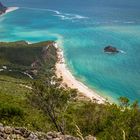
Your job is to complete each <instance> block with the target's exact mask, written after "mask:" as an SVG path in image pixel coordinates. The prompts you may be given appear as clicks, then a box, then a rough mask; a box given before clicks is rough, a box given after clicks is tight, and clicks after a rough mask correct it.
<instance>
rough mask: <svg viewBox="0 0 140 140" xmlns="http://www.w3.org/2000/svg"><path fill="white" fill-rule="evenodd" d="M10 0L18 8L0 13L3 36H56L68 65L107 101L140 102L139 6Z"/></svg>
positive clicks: (32, 39)
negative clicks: (112, 50) (108, 51)
mask: <svg viewBox="0 0 140 140" xmlns="http://www.w3.org/2000/svg"><path fill="white" fill-rule="evenodd" d="M60 1H61V0H60ZM89 2H91V0H89ZM7 3H8V2H7ZM77 3H78V0H77ZM8 4H9V5H12V6H13V5H17V6H20V9H18V10H16V11H14V12H11V13H8V14H7V15H5V16H1V17H0V40H1V41H15V40H27V41H30V42H37V41H44V40H57V41H58V42H59V43H60V47H62V48H63V50H64V55H65V59H66V62H67V66H68V67H69V69H70V71H71V72H72V73H73V75H74V76H75V77H76V78H77V79H78V80H80V81H81V82H83V83H84V84H85V85H87V86H88V87H90V88H91V89H94V90H96V91H97V92H98V93H99V94H100V95H102V96H104V97H106V98H108V99H109V100H113V101H116V100H117V98H118V97H120V96H126V97H128V98H130V99H131V101H134V100H136V99H137V100H139V101H140V54H139V53H140V10H139V8H138V5H136V7H134V8H133V7H130V6H129V8H128V5H127V8H126V7H123V8H122V7H121V6H120V5H119V3H118V7H117V8H116V7H114V6H113V5H111V6H110V7H108V6H105V7H103V6H100V3H98V4H99V5H98V6H96V7H92V3H91V4H89V5H86V4H83V5H82V6H79V7H78V8H76V7H77V5H75V4H74V3H71V4H69V5H66V4H65V3H64V6H62V4H61V6H60V5H59V6H58V5H53V4H51V2H50V3H49V4H48V5H49V6H48V5H47V3H46V5H43V4H42V5H41V4H40V5H39V4H38V3H35V4H34V5H31V3H17V2H16V0H15V1H13V2H11V1H10V2H9V3H8ZM73 4H74V5H73ZM131 5H132V4H131ZM71 6H73V9H72V8H71ZM124 6H125V5H124ZM132 6H134V5H132ZM83 7H85V9H83ZM107 45H113V46H115V47H117V48H118V49H120V50H121V51H122V52H121V53H118V54H115V55H111V54H105V53H104V52H103V48H104V47H105V46H107Z"/></svg>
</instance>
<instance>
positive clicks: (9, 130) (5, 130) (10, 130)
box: [4, 126, 13, 134]
mask: <svg viewBox="0 0 140 140" xmlns="http://www.w3.org/2000/svg"><path fill="white" fill-rule="evenodd" d="M4 132H5V133H6V134H11V133H12V132H13V128H11V127H10V126H5V127H4Z"/></svg>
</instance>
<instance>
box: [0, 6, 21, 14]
mask: <svg viewBox="0 0 140 140" xmlns="http://www.w3.org/2000/svg"><path fill="white" fill-rule="evenodd" d="M17 9H19V7H7V9H6V11H5V13H3V14H2V15H0V16H3V15H6V14H8V13H10V12H13V11H15V10H17Z"/></svg>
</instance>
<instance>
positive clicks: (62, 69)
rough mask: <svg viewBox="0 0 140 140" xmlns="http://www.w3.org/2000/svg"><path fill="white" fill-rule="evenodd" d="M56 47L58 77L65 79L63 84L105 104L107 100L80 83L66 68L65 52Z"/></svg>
mask: <svg viewBox="0 0 140 140" xmlns="http://www.w3.org/2000/svg"><path fill="white" fill-rule="evenodd" d="M55 47H56V48H57V50H58V51H57V55H58V62H57V64H56V75H57V77H62V78H63V83H64V84H66V85H67V86H68V87H70V88H74V89H77V90H78V91H79V92H80V93H81V94H83V95H84V96H86V97H88V98H90V99H91V100H93V99H96V100H97V103H99V104H102V103H104V102H105V99H104V98H103V97H101V96H100V95H98V93H96V92H95V91H93V90H91V89H89V88H88V87H87V86H85V85H84V84H83V83H81V82H80V81H78V80H77V79H76V78H75V77H74V76H73V75H72V73H71V72H70V71H69V69H68V68H67V66H66V63H65V60H64V55H63V51H62V50H61V49H60V48H59V46H58V44H57V43H55Z"/></svg>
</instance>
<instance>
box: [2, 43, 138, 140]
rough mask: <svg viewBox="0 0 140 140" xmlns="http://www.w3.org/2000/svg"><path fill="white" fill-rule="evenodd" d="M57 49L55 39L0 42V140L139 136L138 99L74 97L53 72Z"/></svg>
mask: <svg viewBox="0 0 140 140" xmlns="http://www.w3.org/2000/svg"><path fill="white" fill-rule="evenodd" d="M57 51H58V49H57V48H56V47H55V42H54V41H44V42H39V43H34V44H28V43H27V42H26V41H17V42H1V43H0V123H1V124H0V139H8V137H10V136H12V138H13V137H14V138H15V137H16V138H17V137H18V138H22V139H30V140H32V139H39V140H40V139H42V138H41V137H43V140H45V139H47V140H48V139H55V138H57V139H62V140H63V139H65V140H68V139H73V140H74V139H82V140H84V139H86V140H94V139H95V137H96V139H97V140H111V139H114V140H125V139H127V140H139V139H140V108H139V106H138V102H137V101H135V102H134V103H130V102H129V99H127V98H125V97H120V98H119V104H118V105H116V104H110V103H108V102H105V103H104V104H98V103H96V100H94V101H89V100H81V99H79V93H78V92H77V90H76V89H71V88H68V87H67V86H64V85H63V84H62V79H61V78H57V77H56V75H55V69H56V68H55V65H56V63H57V61H58V57H57ZM29 130H30V131H29ZM52 131H56V132H52ZM24 132H25V133H24ZM26 132H28V133H26ZM58 132H59V133H58ZM24 134H26V135H24ZM68 135H72V136H74V137H72V136H68ZM12 138H11V139H12ZM16 138H15V139H16Z"/></svg>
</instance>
